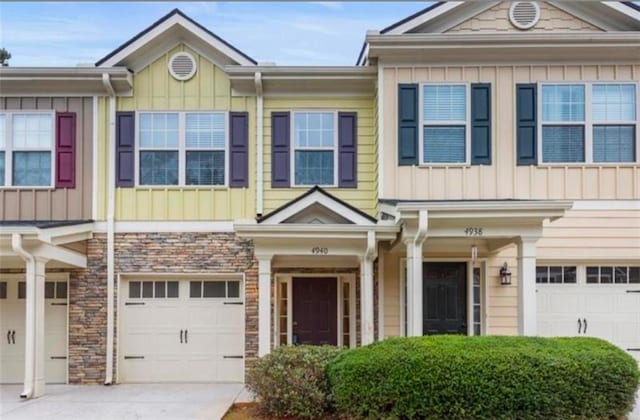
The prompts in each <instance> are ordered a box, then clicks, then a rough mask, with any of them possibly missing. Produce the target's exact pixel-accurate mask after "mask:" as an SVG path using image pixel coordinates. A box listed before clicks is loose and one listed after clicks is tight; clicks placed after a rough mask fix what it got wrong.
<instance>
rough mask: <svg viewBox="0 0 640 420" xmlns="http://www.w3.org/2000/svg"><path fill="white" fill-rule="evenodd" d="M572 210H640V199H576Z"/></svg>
mask: <svg viewBox="0 0 640 420" xmlns="http://www.w3.org/2000/svg"><path fill="white" fill-rule="evenodd" d="M571 210H640V200H576V201H574V202H573V207H572V208H571Z"/></svg>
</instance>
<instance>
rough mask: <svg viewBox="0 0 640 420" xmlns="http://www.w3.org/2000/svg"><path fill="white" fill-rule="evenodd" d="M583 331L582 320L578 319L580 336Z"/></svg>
mask: <svg viewBox="0 0 640 420" xmlns="http://www.w3.org/2000/svg"><path fill="white" fill-rule="evenodd" d="M581 331H582V320H580V318H578V334H580V332H581Z"/></svg>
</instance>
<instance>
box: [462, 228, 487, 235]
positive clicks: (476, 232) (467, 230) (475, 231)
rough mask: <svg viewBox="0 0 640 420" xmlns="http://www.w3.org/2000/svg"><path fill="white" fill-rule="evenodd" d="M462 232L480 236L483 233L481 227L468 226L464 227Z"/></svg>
mask: <svg viewBox="0 0 640 420" xmlns="http://www.w3.org/2000/svg"><path fill="white" fill-rule="evenodd" d="M464 234H465V235H467V236H482V235H484V233H483V232H482V228H481V227H468V228H465V229H464Z"/></svg>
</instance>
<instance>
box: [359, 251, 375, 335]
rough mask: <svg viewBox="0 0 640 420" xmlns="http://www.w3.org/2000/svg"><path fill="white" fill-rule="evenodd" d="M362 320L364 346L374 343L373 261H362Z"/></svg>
mask: <svg viewBox="0 0 640 420" xmlns="http://www.w3.org/2000/svg"><path fill="white" fill-rule="evenodd" d="M360 319H361V320H362V323H361V325H362V328H361V332H360V334H361V337H362V340H361V342H362V345H363V346H366V345H367V344H371V343H373V341H374V334H373V319H374V316H373V259H371V258H368V257H364V258H361V259H360Z"/></svg>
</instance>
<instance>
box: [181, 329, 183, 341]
mask: <svg viewBox="0 0 640 420" xmlns="http://www.w3.org/2000/svg"><path fill="white" fill-rule="evenodd" d="M182 333H183V331H182V330H180V344H182Z"/></svg>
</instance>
